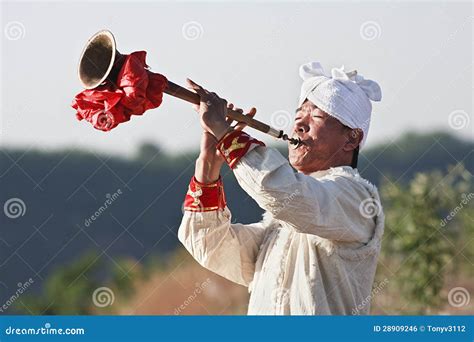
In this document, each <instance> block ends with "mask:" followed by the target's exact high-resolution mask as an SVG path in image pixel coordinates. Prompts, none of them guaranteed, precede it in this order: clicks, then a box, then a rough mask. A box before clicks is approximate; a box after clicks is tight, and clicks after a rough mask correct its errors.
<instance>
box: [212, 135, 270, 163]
mask: <svg viewBox="0 0 474 342" xmlns="http://www.w3.org/2000/svg"><path fill="white" fill-rule="evenodd" d="M252 144H257V145H260V146H265V144H264V143H263V142H261V141H260V140H257V139H255V138H252V137H251V136H250V135H248V134H247V133H245V132H242V131H231V132H229V133H227V134H226V135H224V136H223V137H222V139H221V140H219V142H218V143H217V148H218V149H219V151H220V152H221V154H222V155H223V156H224V158H225V160H226V162H227V164H228V165H229V167H230V168H231V169H233V168H234V167H235V165H236V164H237V163H238V162H239V160H240V158H242V157H243V156H244V155H245V154H246V153H247V151H248V150H249V148H250V146H252Z"/></svg>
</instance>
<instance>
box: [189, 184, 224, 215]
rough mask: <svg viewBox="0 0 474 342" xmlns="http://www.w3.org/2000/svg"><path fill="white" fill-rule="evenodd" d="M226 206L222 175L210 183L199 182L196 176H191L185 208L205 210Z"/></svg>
mask: <svg viewBox="0 0 474 342" xmlns="http://www.w3.org/2000/svg"><path fill="white" fill-rule="evenodd" d="M225 206H226V199H225V194H224V183H223V182H222V178H221V177H220V176H219V179H218V180H217V181H215V182H214V183H209V184H204V183H200V182H198V181H197V180H196V177H194V176H193V177H192V178H191V182H189V186H188V192H187V193H186V197H185V198H184V210H186V211H198V212H204V211H214V210H219V209H221V210H222V209H224V208H225Z"/></svg>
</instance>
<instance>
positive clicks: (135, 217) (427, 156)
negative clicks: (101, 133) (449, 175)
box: [0, 133, 474, 313]
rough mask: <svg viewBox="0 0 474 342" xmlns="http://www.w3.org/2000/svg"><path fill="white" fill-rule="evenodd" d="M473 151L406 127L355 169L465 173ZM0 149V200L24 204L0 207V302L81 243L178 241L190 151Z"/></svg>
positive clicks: (142, 245) (398, 175) (238, 193)
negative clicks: (131, 153) (122, 153)
mask: <svg viewBox="0 0 474 342" xmlns="http://www.w3.org/2000/svg"><path fill="white" fill-rule="evenodd" d="M473 150H474V143H473V142H468V141H463V140H459V139H457V138H455V137H454V136H451V135H449V134H447V133H432V134H425V135H421V134H416V133H409V134H406V135H404V136H402V137H400V138H399V139H397V140H395V141H393V142H389V143H386V144H382V145H379V146H376V147H373V148H369V149H367V150H366V151H363V153H362V154H361V156H360V159H359V170H360V172H361V174H362V175H363V176H364V177H366V178H367V179H369V180H371V181H372V182H374V183H375V184H380V182H381V181H382V180H383V179H385V178H386V177H391V179H392V180H395V181H397V180H398V181H407V180H408V179H410V178H411V177H412V176H413V174H415V173H416V172H420V171H428V170H432V169H442V170H445V169H446V168H447V166H448V165H450V164H456V163H457V162H463V163H464V164H465V166H466V168H467V169H468V170H469V171H470V172H471V173H474V162H473V161H474V155H473ZM0 151H1V153H0V204H1V206H2V208H3V207H4V205H5V206H6V205H7V201H9V200H12V199H20V200H21V201H23V203H24V208H21V207H22V206H23V204H22V203H21V202H19V201H18V200H13V202H15V201H17V203H19V206H18V207H17V208H19V209H20V211H21V210H23V214H24V215H23V216H19V217H17V218H14V216H16V212H10V213H9V216H13V217H8V216H7V215H6V214H7V213H6V212H5V210H4V212H2V213H1V214H0V306H1V305H2V304H3V303H5V302H6V301H7V299H8V298H10V297H11V296H12V295H13V294H14V293H15V291H16V290H17V288H18V284H19V283H25V282H26V281H28V279H29V278H32V279H33V280H34V284H33V286H32V289H31V290H30V289H28V291H32V292H34V291H38V290H39V288H40V286H41V283H42V280H43V279H44V278H45V277H47V276H48V274H50V272H51V270H52V269H54V268H55V267H57V266H59V265H67V264H68V263H70V262H72V261H73V260H75V259H76V258H77V257H78V256H80V255H82V254H83V253H84V252H85V251H87V250H91V249H94V250H97V251H98V252H99V254H100V258H102V259H104V260H105V261H107V262H112V263H114V262H115V260H116V259H117V258H118V257H131V258H134V259H136V260H139V261H143V260H144V259H146V258H147V257H149V256H150V255H156V254H158V255H165V254H166V253H169V252H171V251H173V250H174V249H175V247H176V246H177V244H178V243H179V242H178V239H177V236H176V232H177V228H178V226H179V223H180V220H181V217H182V211H181V210H182V209H181V208H182V202H183V198H184V195H185V193H186V190H187V185H188V182H189V179H190V178H191V176H192V174H193V172H194V161H195V158H196V156H197V154H196V152H189V153H185V154H182V155H180V156H170V155H167V154H166V153H164V152H162V151H161V150H160V149H159V147H157V146H154V145H151V144H144V145H143V146H142V147H141V149H140V151H139V153H137V155H136V156H135V158H133V159H119V158H110V157H109V156H107V155H95V154H91V153H85V152H81V151H75V150H72V151H62V152H55V153H42V152H39V151H34V150H28V151H25V150H5V149H3V150H0ZM281 152H282V153H283V154H285V155H287V151H285V150H281ZM224 182H225V189H226V196H227V199H228V205H229V208H230V209H231V211H232V213H233V221H234V222H244V223H248V222H255V221H258V220H259V219H260V217H261V214H262V211H261V209H260V208H259V207H258V206H257V205H256V204H255V202H254V201H253V200H252V199H251V198H249V197H248V196H247V195H246V194H245V193H244V192H243V191H242V190H241V189H240V187H239V186H238V184H237V183H236V181H235V178H234V177H233V174H232V173H231V172H230V170H229V169H228V168H226V169H225V176H224ZM8 203H10V204H11V203H12V201H10V202H8ZM101 207H102V208H101ZM12 208H13V207H12ZM12 210H13V209H12ZM4 313H5V312H4ZM7 313H8V311H7Z"/></svg>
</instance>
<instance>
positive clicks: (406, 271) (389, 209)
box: [381, 164, 474, 313]
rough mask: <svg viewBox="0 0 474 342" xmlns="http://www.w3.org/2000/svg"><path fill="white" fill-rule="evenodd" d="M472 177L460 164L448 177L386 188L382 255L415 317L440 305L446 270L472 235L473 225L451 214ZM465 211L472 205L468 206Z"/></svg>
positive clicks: (430, 176)
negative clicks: (469, 235) (391, 269)
mask: <svg viewBox="0 0 474 342" xmlns="http://www.w3.org/2000/svg"><path fill="white" fill-rule="evenodd" d="M470 177H471V176H470V173H469V172H468V171H466V170H465V169H464V167H463V166H462V165H461V164H457V165H456V166H454V167H452V168H450V169H449V170H448V173H447V175H443V174H442V173H440V172H439V171H435V172H431V173H419V174H417V175H415V177H414V179H413V180H412V181H411V182H410V183H409V184H408V185H406V186H405V185H399V184H395V183H385V184H384V185H383V186H382V190H381V193H382V197H383V199H384V207H385V208H386V210H385V214H386V221H385V236H384V246H383V248H382V250H383V253H384V254H385V255H384V257H385V258H390V259H391V260H392V262H393V260H395V261H396V263H397V267H396V270H395V272H394V273H395V276H396V280H397V282H398V284H399V286H400V289H401V292H402V294H403V296H404V297H405V298H406V299H407V300H408V301H409V303H410V306H411V309H412V310H414V311H415V312H417V313H426V312H429V311H430V309H432V308H436V307H438V306H439V305H440V303H441V297H440V292H441V289H442V288H443V284H444V277H445V274H446V273H447V272H448V271H449V269H448V265H452V264H453V260H456V258H457V257H458V254H459V253H458V251H459V250H461V248H462V246H460V245H461V244H462V237H465V236H466V234H472V221H471V222H470V223H469V222H468V220H466V219H464V218H463V216H462V215H461V214H460V215H456V214H454V215H453V214H452V213H453V212H454V211H453V210H454V209H453V208H456V207H457V208H459V206H460V205H462V203H463V202H462V201H463V199H464V197H466V196H467V194H470V193H471V192H472V183H471V179H470ZM463 196H464V197H463ZM473 202H474V201H473ZM466 205H472V203H469V202H468V201H467V202H466ZM463 209H464V210H465V211H466V213H465V214H467V211H468V209H466V208H465V206H463V208H461V210H458V211H457V212H458V213H461V212H462V211H463ZM448 217H449V220H447V219H446V218H448ZM471 239H472V235H471Z"/></svg>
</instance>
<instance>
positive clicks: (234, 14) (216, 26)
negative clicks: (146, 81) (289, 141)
mask: <svg viewBox="0 0 474 342" xmlns="http://www.w3.org/2000/svg"><path fill="white" fill-rule="evenodd" d="M1 8H2V11H1V13H2V14H1V22H2V33H3V35H2V39H1V72H0V75H1V84H0V85H1V92H0V93H1V98H0V106H1V119H0V147H21V148H27V149H35V148H36V149H43V150H58V149H59V150H61V149H69V148H77V149H85V150H91V151H94V152H96V153H107V154H114V155H122V156H129V155H133V153H135V151H136V150H137V149H138V147H139V146H140V145H141V144H142V143H144V142H149V143H153V144H156V145H158V146H160V147H162V148H164V149H166V150H167V151H169V152H170V153H181V152H184V151H187V150H189V149H197V147H198V146H199V138H200V135H201V131H202V129H201V128H200V126H199V119H198V115H197V113H196V112H194V110H193V109H192V107H191V105H190V104H188V103H186V102H184V101H182V100H179V99H176V98H173V97H169V96H167V95H165V98H164V101H163V104H162V105H161V106H160V107H159V108H156V109H153V110H150V111H148V112H146V113H145V114H144V115H143V116H141V117H140V116H136V117H132V120H131V121H130V122H127V123H124V124H121V125H120V126H118V127H117V128H115V129H114V130H112V131H110V132H107V133H104V132H101V131H97V130H95V129H93V127H92V126H91V125H90V124H88V123H87V122H85V121H81V122H79V121H78V120H77V119H76V118H75V112H74V110H73V109H72V108H71V106H70V105H71V101H72V99H73V97H74V96H75V95H76V94H77V93H78V92H80V91H81V90H82V89H81V87H80V84H79V81H78V79H77V64H78V59H79V56H80V53H81V51H82V48H83V46H84V44H85V43H86V41H87V39H88V38H89V37H90V36H91V35H93V34H94V33H95V32H97V31H99V30H101V29H109V30H111V31H112V32H113V33H114V35H115V37H116V40H117V45H118V50H119V51H120V52H122V53H130V52H133V51H138V50H145V51H147V63H148V64H149V65H150V66H151V68H152V71H154V72H159V73H161V74H164V75H165V76H166V77H167V78H168V79H169V80H171V81H173V82H175V83H177V84H180V85H182V86H185V85H186V83H185V80H186V78H187V77H189V78H191V79H193V80H194V81H196V82H197V83H200V84H201V85H203V86H204V87H206V88H207V89H209V90H211V91H215V92H216V93H217V94H219V95H220V96H221V97H223V98H225V99H227V100H228V101H229V102H232V103H234V104H236V105H237V106H239V107H241V108H243V109H244V110H247V109H249V108H250V107H252V106H254V107H256V108H257V116H256V118H258V119H260V120H261V121H263V122H265V123H267V124H270V125H272V126H273V127H275V128H278V129H284V130H285V131H286V132H288V131H289V130H290V128H291V124H292V121H293V120H294V110H295V108H296V104H297V99H298V96H299V89H300V85H301V79H300V77H299V75H298V68H299V66H300V65H301V64H303V63H306V62H309V61H319V62H321V64H322V65H323V66H324V68H325V69H326V71H328V72H329V71H330V70H331V68H333V67H340V66H341V65H344V66H345V68H346V70H352V69H356V70H357V71H358V73H359V74H360V75H362V76H364V77H365V78H368V79H373V80H375V81H377V82H378V83H379V84H380V86H381V88H382V101H381V102H374V103H373V113H372V122H371V127H370V132H369V135H368V139H367V144H366V146H369V147H370V146H373V145H375V144H377V143H381V142H387V141H390V140H392V139H394V138H396V137H398V136H400V135H401V134H403V133H404V132H406V131H409V130H414V131H419V132H430V131H433V130H439V129H442V130H446V131H449V132H451V133H452V134H454V135H456V136H459V137H462V138H465V139H473V137H474V126H473V125H474V119H473V101H472V94H473V90H474V88H473V84H472V76H473V55H472V43H473V39H472V33H473V28H472V27H473V26H472V25H473V20H474V13H473V11H472V2H470V1H466V2H458V3H456V2H415V3H410V2H386V1H383V2H365V1H352V2H349V1H337V2H262V1H259V2H252V1H246V2H215V1H214V2H179V3H177V2H135V1H133V2H132V1H120V2H112V1H108V2H91V1H89V2H83V3H79V2H58V1H55V2H42V1H35V2H5V1H3V2H2V3H1ZM247 131H248V132H249V133H251V134H252V135H253V136H255V137H257V138H259V139H262V140H263V141H265V142H266V143H268V144H277V143H278V144H282V145H284V143H283V142H276V141H275V139H273V138H271V137H270V136H267V135H264V134H261V133H258V132H256V131H254V130H252V129H250V128H247Z"/></svg>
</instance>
